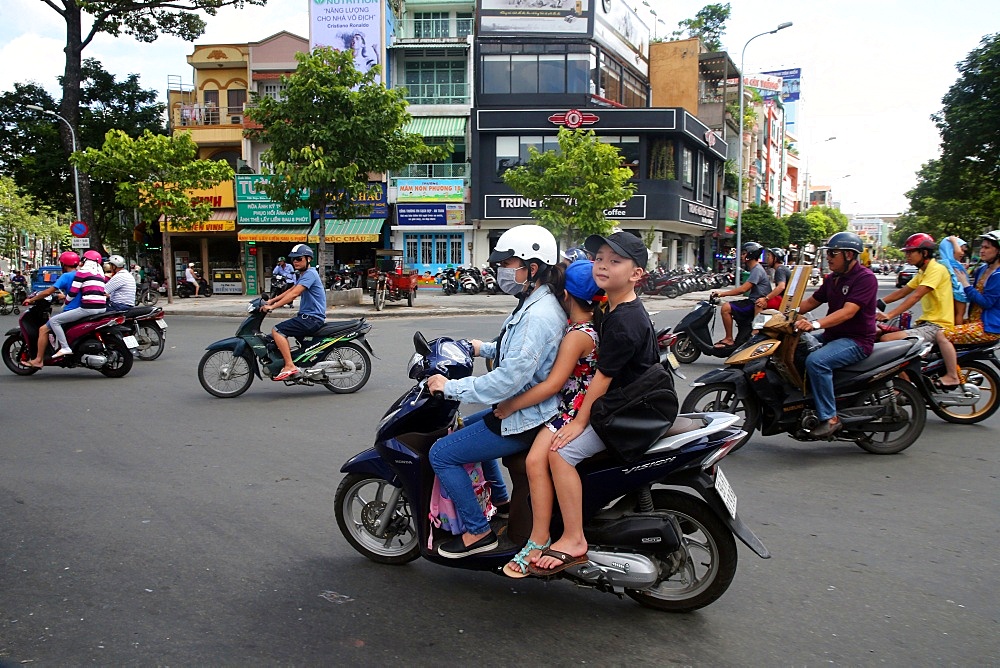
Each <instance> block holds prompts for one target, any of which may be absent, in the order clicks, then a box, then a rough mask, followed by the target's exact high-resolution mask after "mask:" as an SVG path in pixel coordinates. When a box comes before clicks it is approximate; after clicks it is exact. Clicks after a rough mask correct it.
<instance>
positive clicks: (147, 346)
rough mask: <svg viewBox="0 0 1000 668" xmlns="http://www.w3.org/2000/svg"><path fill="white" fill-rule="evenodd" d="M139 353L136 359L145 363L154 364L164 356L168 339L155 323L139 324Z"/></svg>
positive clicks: (144, 322)
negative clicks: (154, 361) (158, 358)
mask: <svg viewBox="0 0 1000 668" xmlns="http://www.w3.org/2000/svg"><path fill="white" fill-rule="evenodd" d="M137 338H138V339H139V351H138V352H137V353H136V355H135V356H136V357H138V358H139V360H140V361H143V362H152V361H153V360H155V359H156V358H157V357H159V356H160V355H162V354H163V349H164V348H166V347H167V338H166V336H165V335H164V334H163V330H162V329H160V328H159V326H158V325H157V324H156V323H155V322H151V321H148V320H147V321H143V322H141V323H140V324H139V336H138V337H137Z"/></svg>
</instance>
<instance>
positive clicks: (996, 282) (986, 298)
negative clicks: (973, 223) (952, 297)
mask: <svg viewBox="0 0 1000 668" xmlns="http://www.w3.org/2000/svg"><path fill="white" fill-rule="evenodd" d="M979 238H980V240H981V243H980V246H979V258H980V259H981V260H982V262H983V263H982V264H981V265H980V266H979V268H978V269H976V272H975V273H974V274H973V275H972V283H969V279H968V277H967V276H966V275H965V274H964V273H958V276H957V278H958V281H959V283H961V284H962V287H963V289H964V291H965V297H966V299H967V300H968V302H969V304H970V305H971V308H970V310H969V317H968V318H966V321H965V323H964V324H961V325H955V326H954V327H945V328H944V329H942V330H941V331H939V332H938V334H937V343H938V347H939V348H940V349H941V357H942V358H943V359H944V363H945V366H946V367H947V369H948V372H947V373H946V374H945V375H944V376H941V378H940V379H938V385H939V387H941V389H943V390H954V389H956V388H957V387H958V386H959V384H961V382H962V381H961V379H960V378H959V377H958V355H957V354H956V353H955V346H954V344H956V343H990V342H992V341H998V340H1000V272H997V269H998V268H1000V230H993V231H992V232H987V233H986V234H982V235H980V236H979Z"/></svg>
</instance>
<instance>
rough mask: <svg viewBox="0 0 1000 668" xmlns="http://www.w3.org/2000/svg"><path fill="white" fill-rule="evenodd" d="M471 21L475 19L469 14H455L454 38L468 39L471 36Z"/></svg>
mask: <svg viewBox="0 0 1000 668" xmlns="http://www.w3.org/2000/svg"><path fill="white" fill-rule="evenodd" d="M473 21H475V19H474V18H473V16H472V13H471V12H458V13H457V14H455V36H456V37H468V36H469V35H471V34H472V29H473Z"/></svg>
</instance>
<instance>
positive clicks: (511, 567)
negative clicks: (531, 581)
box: [503, 538, 552, 580]
mask: <svg viewBox="0 0 1000 668" xmlns="http://www.w3.org/2000/svg"><path fill="white" fill-rule="evenodd" d="M551 544H552V539H551V538H550V539H548V540H547V541H545V545H539V544H538V543H536V542H535V541H533V540H529V541H528V542H527V543H526V544H525V546H524V547H522V548H521V551H520V552H518V553H517V554H516V555H514V558H513V559H511V560H510V562H508V563H507V564H506V565H505V566H504V567H503V574H504V575H506V576H507V577H509V578H514V579H516V580H517V579H520V578H526V577H528V575H530V573H528V555H529V554H531V552H532V550H545V549H547V548H548V546H549V545H551Z"/></svg>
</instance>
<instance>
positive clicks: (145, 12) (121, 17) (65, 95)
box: [39, 0, 267, 222]
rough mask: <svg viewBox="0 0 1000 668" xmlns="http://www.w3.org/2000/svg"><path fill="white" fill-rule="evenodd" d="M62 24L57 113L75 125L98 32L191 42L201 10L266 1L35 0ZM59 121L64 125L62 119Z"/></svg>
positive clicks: (201, 28)
mask: <svg viewBox="0 0 1000 668" xmlns="http://www.w3.org/2000/svg"><path fill="white" fill-rule="evenodd" d="M39 1H40V2H42V3H43V4H44V5H45V6H46V7H48V8H49V9H52V10H53V11H55V12H56V13H57V14H58V15H59V17H60V18H61V19H62V21H63V22H64V23H65V24H66V44H65V46H64V47H63V53H64V54H65V66H64V69H63V76H62V78H61V79H60V85H61V86H62V101H61V102H60V103H59V113H60V115H62V116H63V117H64V118H65V119H66V120H67V122H68V123H69V124H70V125H72V126H73V128H79V127H80V120H81V117H80V104H81V102H82V100H83V90H82V87H81V85H82V82H83V79H84V71H83V62H82V61H83V51H84V49H86V48H87V46H89V45H90V43H91V42H92V41H93V40H94V39H95V38H96V37H97V36H98V35H102V34H103V35H109V36H111V37H122V36H127V37H132V38H134V39H136V40H137V41H139V42H144V43H149V42H154V41H156V39H157V38H159V37H161V36H162V35H174V36H176V37H180V38H181V39H184V40H188V41H193V40H194V39H196V38H197V37H199V36H200V35H201V34H202V33H204V32H205V19H204V18H202V14H207V15H208V16H215V15H216V14H217V13H218V10H219V9H220V8H221V7H229V6H232V7H243V6H245V5H248V4H249V5H264V4H265V3H266V1H267V0H39ZM60 125H62V124H60ZM59 132H60V136H61V137H62V145H63V150H64V151H65V154H66V155H69V154H70V153H71V152H72V150H73V144H72V140H71V135H70V132H69V130H68V129H67V128H65V127H60V128H59ZM80 196H81V200H82V208H83V218H84V220H86V221H88V222H93V207H92V202H91V192H90V181H89V180H88V179H86V178H82V179H81V181H80Z"/></svg>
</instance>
